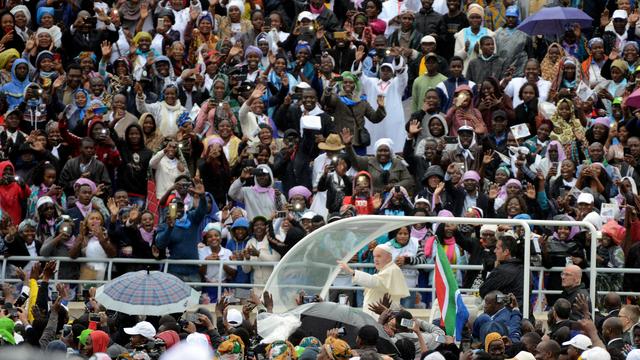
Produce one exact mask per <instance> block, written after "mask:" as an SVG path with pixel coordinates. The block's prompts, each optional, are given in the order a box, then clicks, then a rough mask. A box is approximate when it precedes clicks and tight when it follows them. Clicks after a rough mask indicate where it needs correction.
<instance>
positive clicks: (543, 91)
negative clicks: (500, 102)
mask: <svg viewBox="0 0 640 360" xmlns="http://www.w3.org/2000/svg"><path fill="white" fill-rule="evenodd" d="M502 81H503V83H502V84H501V85H502V86H505V85H504V84H505V83H507V82H508V84H507V85H506V87H505V89H504V92H505V94H507V95H509V96H510V97H511V99H512V100H513V107H514V108H515V107H516V106H518V105H520V104H522V102H523V101H522V99H520V88H521V87H522V85H524V84H526V83H528V82H530V83H535V84H536V85H538V93H539V94H540V97H539V98H538V101H547V97H548V96H549V89H551V82H549V81H547V80H544V79H543V78H541V77H540V64H539V63H538V60H536V59H529V60H527V63H526V65H525V66H524V77H517V78H513V79H511V81H509V78H505V79H504V80H502Z"/></svg>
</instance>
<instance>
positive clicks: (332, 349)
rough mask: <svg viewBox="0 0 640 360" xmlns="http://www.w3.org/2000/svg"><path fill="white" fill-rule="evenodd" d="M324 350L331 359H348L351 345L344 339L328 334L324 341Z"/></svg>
mask: <svg viewBox="0 0 640 360" xmlns="http://www.w3.org/2000/svg"><path fill="white" fill-rule="evenodd" d="M323 348H324V350H325V351H326V352H327V354H329V358H330V359H331V360H348V359H350V358H351V347H350V346H349V344H347V342H346V341H344V340H341V339H338V338H335V337H333V336H329V337H328V338H327V339H326V340H325V341H324V346H323Z"/></svg>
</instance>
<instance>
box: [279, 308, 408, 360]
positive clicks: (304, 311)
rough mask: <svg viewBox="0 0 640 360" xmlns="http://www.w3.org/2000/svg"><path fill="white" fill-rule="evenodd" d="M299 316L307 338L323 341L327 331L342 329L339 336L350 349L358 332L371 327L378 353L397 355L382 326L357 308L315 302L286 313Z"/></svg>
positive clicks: (396, 350) (354, 344)
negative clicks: (367, 326)
mask: <svg viewBox="0 0 640 360" xmlns="http://www.w3.org/2000/svg"><path fill="white" fill-rule="evenodd" d="M288 313H289V314H295V315H299V316H300V321H301V322H302V328H303V329H304V330H305V331H306V333H307V335H308V336H315V337H317V338H318V339H320V340H321V341H324V339H325V337H326V336H327V330H329V329H333V328H344V335H342V336H341V338H342V339H343V340H345V341H346V342H347V343H349V345H350V346H351V347H355V346H356V337H357V336H358V330H360V328H361V327H363V326H365V325H372V326H375V327H376V328H377V329H378V335H379V337H378V344H377V345H376V347H377V348H378V352H379V353H381V354H397V353H398V349H396V347H395V345H394V344H393V341H391V338H389V335H387V333H386V332H385V331H384V329H383V328H382V325H380V324H378V322H377V321H376V320H375V319H374V318H373V317H372V316H371V315H369V314H367V313H365V312H363V311H362V310H361V309H359V308H354V307H351V306H348V305H340V304H336V303H333V302H317V303H310V304H304V305H301V306H298V307H297V308H295V309H293V310H291V311H289V312H288Z"/></svg>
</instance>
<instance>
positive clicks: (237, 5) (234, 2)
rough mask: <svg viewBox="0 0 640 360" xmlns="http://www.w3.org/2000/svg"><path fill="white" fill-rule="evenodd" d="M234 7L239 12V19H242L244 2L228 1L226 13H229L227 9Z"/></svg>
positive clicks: (238, 0) (237, 0)
mask: <svg viewBox="0 0 640 360" xmlns="http://www.w3.org/2000/svg"><path fill="white" fill-rule="evenodd" d="M234 6H235V7H237V8H238V9H239V10H240V17H242V16H243V15H244V1H242V0H231V1H229V3H228V4H227V11H229V9H231V8H232V7H234Z"/></svg>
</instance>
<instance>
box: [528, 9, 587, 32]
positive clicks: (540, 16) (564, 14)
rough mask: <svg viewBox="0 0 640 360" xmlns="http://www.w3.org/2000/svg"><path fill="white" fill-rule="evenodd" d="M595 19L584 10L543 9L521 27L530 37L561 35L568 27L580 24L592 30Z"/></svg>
mask: <svg viewBox="0 0 640 360" xmlns="http://www.w3.org/2000/svg"><path fill="white" fill-rule="evenodd" d="M592 22H593V19H592V18H591V16H589V15H587V14H585V13H584V12H583V11H582V10H580V9H576V8H570V7H560V6H556V7H548V8H542V9H540V10H539V11H538V12H537V13H535V14H533V15H531V16H529V17H527V18H526V19H525V20H524V21H523V22H522V23H521V24H520V25H519V26H518V30H521V31H523V32H525V33H527V34H529V35H561V34H564V32H565V29H566V28H565V27H566V26H567V25H573V24H576V23H577V24H579V25H580V26H581V27H582V28H583V29H584V28H590V27H591V24H592Z"/></svg>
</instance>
